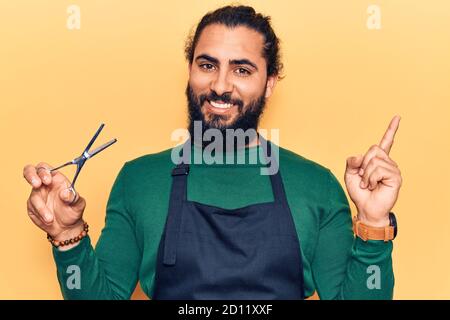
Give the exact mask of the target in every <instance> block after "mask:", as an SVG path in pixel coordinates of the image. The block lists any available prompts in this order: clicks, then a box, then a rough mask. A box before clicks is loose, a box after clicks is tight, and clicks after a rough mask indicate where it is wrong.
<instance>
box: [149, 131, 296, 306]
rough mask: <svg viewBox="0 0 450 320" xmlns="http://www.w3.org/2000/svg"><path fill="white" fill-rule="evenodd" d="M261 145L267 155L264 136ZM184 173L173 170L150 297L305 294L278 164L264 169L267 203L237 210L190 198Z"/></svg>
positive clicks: (253, 297)
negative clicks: (269, 172) (268, 189)
mask: <svg viewBox="0 0 450 320" xmlns="http://www.w3.org/2000/svg"><path fill="white" fill-rule="evenodd" d="M260 139H263V138H262V137H260ZM187 143H190V140H188V141H187ZM266 145H267V150H266V148H265V146H266ZM261 146H262V147H263V149H264V155H265V157H266V159H267V154H270V143H261ZM267 152H269V153H267ZM272 161H273V160H272ZM188 174H189V165H188V164H184V163H180V164H178V165H177V166H176V167H175V168H174V169H173V171H172V190H171V195H170V202H169V211H168V216H167V220H166V225H165V228H164V231H163V234H162V237H161V241H160V244H159V248H158V255H157V261H156V274H155V288H154V295H153V299H155V300H158V299H159V300H193V299H201V300H207V299H210V300H216V299H223V300H239V299H242V300H250V299H251V300H258V299H260V300H273V299H304V284H303V263H302V257H301V251H300V250H301V249H300V243H299V239H298V236H297V232H296V229H295V226H294V221H293V219H292V214H291V212H290V209H289V206H288V203H287V198H286V194H285V191H284V187H283V182H282V179H281V175H280V172H279V170H278V171H277V173H276V174H273V175H270V182H271V185H272V190H273V195H274V201H273V202H265V203H259V204H253V205H248V206H245V207H242V208H238V209H224V208H219V207H215V206H211V205H206V204H202V203H198V202H195V201H188V200H187V177H188ZM236 182H237V183H239V182H238V181H236ZM225 196H226V195H225Z"/></svg>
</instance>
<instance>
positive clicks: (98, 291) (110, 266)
mask: <svg viewBox="0 0 450 320" xmlns="http://www.w3.org/2000/svg"><path fill="white" fill-rule="evenodd" d="M93 200H94V199H92V201H93ZM126 201H127V196H126V164H125V165H124V166H123V167H122V169H121V170H120V172H119V174H118V176H117V178H116V180H115V182H114V184H113V187H112V190H111V193H110V195H109V199H108V203H107V206H106V219H105V227H104V228H103V230H102V233H101V235H100V238H99V240H98V243H97V245H96V248H95V250H94V249H93V247H92V245H91V241H90V238H89V237H85V238H84V239H82V240H81V241H80V243H79V244H78V245H77V246H76V247H74V248H71V249H69V250H67V251H59V250H58V249H56V248H53V257H54V260H55V263H56V269H57V277H58V281H59V284H60V287H61V292H62V295H63V297H64V299H83V300H85V299H129V298H130V297H131V294H132V293H133V291H134V289H135V287H136V284H137V281H138V273H139V265H140V261H141V254H140V250H139V247H138V245H137V243H136V238H135V227H134V220H133V217H132V215H131V213H130V211H129V210H128V206H127V203H126Z"/></svg>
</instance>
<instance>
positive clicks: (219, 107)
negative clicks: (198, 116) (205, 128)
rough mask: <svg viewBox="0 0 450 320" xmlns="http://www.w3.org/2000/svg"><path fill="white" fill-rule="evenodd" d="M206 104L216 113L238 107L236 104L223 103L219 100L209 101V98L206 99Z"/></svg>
mask: <svg viewBox="0 0 450 320" xmlns="http://www.w3.org/2000/svg"><path fill="white" fill-rule="evenodd" d="M205 104H206V107H207V108H208V109H209V110H210V111H212V112H214V113H227V112H229V111H230V110H231V109H233V108H234V107H236V105H235V104H232V103H223V102H219V101H209V100H206V101H205Z"/></svg>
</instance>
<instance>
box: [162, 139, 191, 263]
mask: <svg viewBox="0 0 450 320" xmlns="http://www.w3.org/2000/svg"><path fill="white" fill-rule="evenodd" d="M186 143H190V141H189V140H188V141H186ZM181 152H183V149H181ZM181 159H182V158H181ZM188 174H189V164H185V163H183V162H182V160H180V163H179V164H177V166H176V167H175V168H174V169H173V170H172V190H171V192H170V202H169V210H168V214H167V222H166V229H165V235H164V237H165V240H164V257H163V263H164V264H165V265H175V262H176V257H177V253H176V250H177V242H178V235H179V233H180V225H181V211H182V206H183V201H185V200H186V197H187V175H188Z"/></svg>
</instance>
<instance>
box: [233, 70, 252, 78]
mask: <svg viewBox="0 0 450 320" xmlns="http://www.w3.org/2000/svg"><path fill="white" fill-rule="evenodd" d="M235 72H236V73H237V74H238V75H239V76H249V75H251V72H250V71H248V70H247V69H245V68H237V69H236V71H235Z"/></svg>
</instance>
